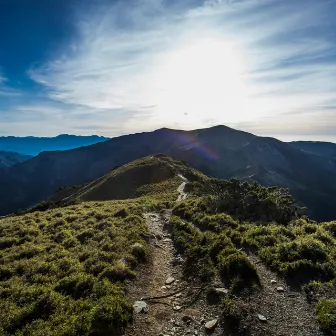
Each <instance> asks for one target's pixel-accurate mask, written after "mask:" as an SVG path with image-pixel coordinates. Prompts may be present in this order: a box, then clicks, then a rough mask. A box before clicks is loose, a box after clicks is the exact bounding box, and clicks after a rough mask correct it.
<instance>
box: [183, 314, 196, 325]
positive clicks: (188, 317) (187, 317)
mask: <svg viewBox="0 0 336 336" xmlns="http://www.w3.org/2000/svg"><path fill="white" fill-rule="evenodd" d="M192 320H193V319H192V317H191V316H188V315H183V316H182V321H183V322H184V323H190V322H191V321H192Z"/></svg>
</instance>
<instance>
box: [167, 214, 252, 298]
mask: <svg viewBox="0 0 336 336" xmlns="http://www.w3.org/2000/svg"><path fill="white" fill-rule="evenodd" d="M171 224H172V237H173V240H174V243H175V245H176V246H177V248H178V249H179V250H180V252H182V253H184V255H185V257H186V262H185V269H184V271H185V273H186V275H187V276H188V275H192V276H195V275H196V274H197V275H198V276H199V278H200V280H201V281H209V280H211V279H212V278H213V276H214V275H215V274H216V273H218V274H219V275H220V276H221V277H222V279H223V280H224V281H225V282H227V283H228V285H232V290H233V291H234V292H241V291H246V290H248V289H251V288H253V287H254V286H255V285H257V284H259V278H258V275H257V272H256V270H255V268H254V266H253V265H252V263H251V262H250V261H249V260H248V258H247V256H246V255H245V254H244V253H242V252H241V251H239V250H238V249H237V248H236V247H235V245H234V243H233V242H232V239H231V238H230V237H229V235H227V234H226V232H223V233H221V234H216V233H213V232H201V231H199V230H197V229H196V228H195V227H194V226H192V225H191V224H189V223H186V222H184V221H182V220H181V219H179V218H178V217H172V219H171Z"/></svg>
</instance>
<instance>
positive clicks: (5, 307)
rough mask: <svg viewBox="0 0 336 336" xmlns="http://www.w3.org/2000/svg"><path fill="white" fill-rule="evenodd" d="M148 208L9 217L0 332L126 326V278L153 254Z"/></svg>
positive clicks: (74, 209)
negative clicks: (144, 212) (145, 215)
mask: <svg viewBox="0 0 336 336" xmlns="http://www.w3.org/2000/svg"><path fill="white" fill-rule="evenodd" d="M144 204H145V202H142V203H141V202H139V203H137V202H133V203H131V202H126V201H124V202H122V201H115V202H105V203H103V202H101V203H83V204H81V205H77V206H70V207H64V208H61V209H54V210H50V211H46V212H33V213H30V214H26V215H24V216H18V217H10V218H7V219H4V220H2V221H1V222H0V224H1V225H0V235H1V237H2V238H1V239H0V249H1V250H0V330H1V332H0V334H1V335H51V334H52V335H90V334H92V333H95V334H97V335H103V334H106V333H109V334H113V333H115V332H117V331H119V330H120V329H122V328H123V327H124V326H125V325H126V323H127V322H129V321H130V320H131V318H132V307H131V306H130V304H129V303H128V302H127V300H126V297H125V281H126V280H128V279H133V278H134V276H135V272H134V269H135V266H136V265H137V264H138V263H139V262H145V261H146V259H147V256H148V253H149V250H148V247H147V245H146V243H145V241H144V239H143V238H144V237H145V236H146V227H145V225H144V220H143V218H142V216H141V214H142V210H143V209H142V207H143V205H144ZM121 214H122V215H121Z"/></svg>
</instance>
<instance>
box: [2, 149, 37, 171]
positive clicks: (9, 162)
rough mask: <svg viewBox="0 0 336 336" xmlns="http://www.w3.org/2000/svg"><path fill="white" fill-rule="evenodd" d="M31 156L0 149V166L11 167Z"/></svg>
mask: <svg viewBox="0 0 336 336" xmlns="http://www.w3.org/2000/svg"><path fill="white" fill-rule="evenodd" d="M31 158H32V156H31V155H25V154H20V153H15V152H5V151H0V167H11V166H14V165H16V164H18V163H21V162H23V161H26V160H29V159H31Z"/></svg>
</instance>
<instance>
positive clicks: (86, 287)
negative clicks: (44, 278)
mask: <svg viewBox="0 0 336 336" xmlns="http://www.w3.org/2000/svg"><path fill="white" fill-rule="evenodd" d="M94 282H95V279H94V277H93V276H91V275H88V274H83V273H80V274H74V275H71V276H69V277H66V278H63V279H62V280H60V282H59V283H58V284H57V285H56V286H55V291H57V292H60V293H62V294H65V295H71V296H72V297H73V298H74V299H79V298H83V297H87V296H89V295H90V294H91V291H92V288H93V285H94Z"/></svg>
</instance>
